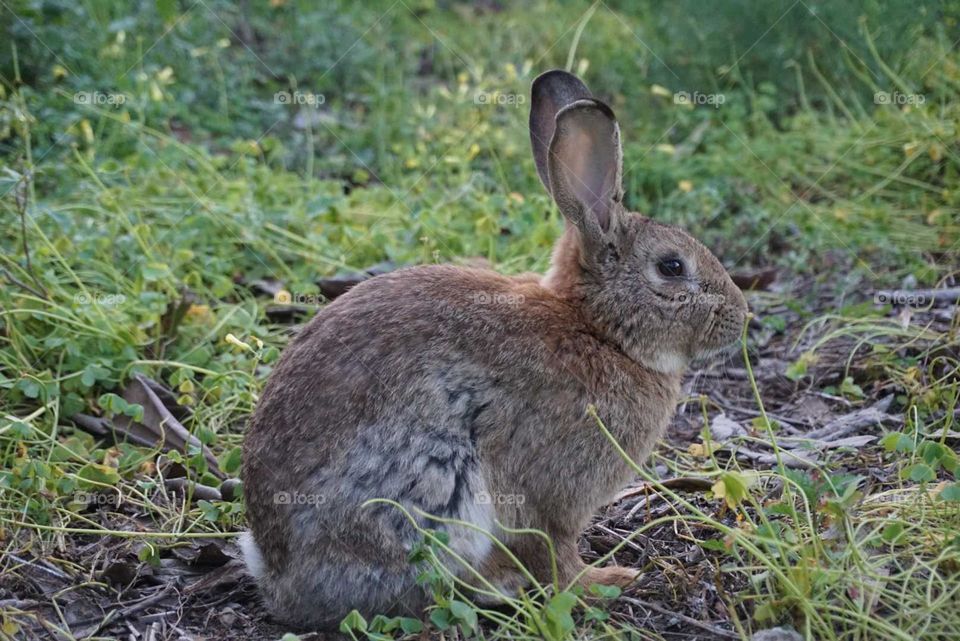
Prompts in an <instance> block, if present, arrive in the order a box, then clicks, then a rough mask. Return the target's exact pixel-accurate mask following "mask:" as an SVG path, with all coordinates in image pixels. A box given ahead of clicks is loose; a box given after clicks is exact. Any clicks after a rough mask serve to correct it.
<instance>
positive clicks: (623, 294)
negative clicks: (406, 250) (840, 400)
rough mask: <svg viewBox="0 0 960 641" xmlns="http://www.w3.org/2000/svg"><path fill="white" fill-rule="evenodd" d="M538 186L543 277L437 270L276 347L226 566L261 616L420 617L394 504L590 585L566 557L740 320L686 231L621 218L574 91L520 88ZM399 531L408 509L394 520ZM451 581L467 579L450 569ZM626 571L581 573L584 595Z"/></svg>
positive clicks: (506, 579)
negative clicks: (547, 234) (246, 578)
mask: <svg viewBox="0 0 960 641" xmlns="http://www.w3.org/2000/svg"><path fill="white" fill-rule="evenodd" d="M532 92H533V98H532V110H531V114H530V135H531V140H532V143H533V155H534V159H535V161H536V165H537V170H538V172H539V174H540V178H541V179H542V180H543V183H544V185H545V186H546V187H547V190H548V191H549V192H550V194H552V196H553V198H554V200H555V201H556V204H557V206H558V207H559V210H560V212H561V213H562V214H563V216H564V217H565V218H566V220H567V224H566V230H565V231H564V233H563V235H562V236H561V238H560V239H559V240H558V241H557V244H556V247H555V249H554V252H553V257H552V264H551V267H550V270H549V271H548V272H547V274H546V275H545V276H543V277H542V278H539V279H536V278H530V277H529V276H525V277H520V278H509V277H506V276H502V275H499V274H497V273H495V272H492V271H488V270H480V269H468V268H460V267H453V266H447V265H431V266H423V267H413V268H409V269H403V270H400V271H397V272H394V273H391V274H386V275H382V276H378V277H376V278H373V279H371V280H369V281H367V282H364V283H362V284H360V285H357V286H356V287H355V288H354V289H352V290H351V291H350V292H349V293H347V294H346V295H344V296H342V297H341V298H338V299H337V300H336V301H334V302H333V303H331V304H330V305H328V306H327V307H325V308H324V309H323V310H322V311H321V312H320V313H319V314H318V315H317V317H316V318H314V319H313V320H312V321H311V322H310V323H309V324H308V325H307V326H306V327H305V328H304V329H303V331H302V332H301V333H300V334H299V335H298V336H297V337H296V339H295V340H294V341H293V342H292V343H291V344H290V346H289V347H288V348H287V350H286V351H285V352H284V354H283V356H282V358H281V359H280V361H279V363H278V364H277V366H276V369H275V370H274V372H273V374H272V376H271V377H270V380H269V381H268V383H267V385H266V389H265V390H264V392H263V397H262V398H261V399H260V403H259V406H258V407H257V410H256V412H255V414H254V416H253V418H252V420H251V423H250V427H249V431H248V434H247V438H246V444H245V447H244V468H243V473H244V491H245V494H246V500H247V514H248V518H249V522H250V529H251V532H250V533H249V534H247V535H245V538H244V541H243V548H244V553H245V557H246V560H247V564H248V566H249V568H250V570H251V572H252V573H253V574H254V575H255V576H256V577H257V580H258V583H259V586H260V588H261V591H262V593H263V595H264V597H265V600H266V602H267V604H268V606H269V607H270V609H271V610H272V611H273V612H274V613H275V614H276V615H277V616H278V617H280V618H281V619H283V620H285V621H288V622H290V623H293V624H298V625H302V626H306V627H312V628H320V629H331V628H336V627H337V625H338V624H339V622H340V621H341V620H342V619H343V617H344V616H345V615H346V614H348V613H349V612H350V610H352V609H354V608H355V609H357V610H359V611H360V612H361V613H362V614H364V615H371V614H374V613H385V614H391V613H392V614H404V615H411V614H412V615H419V614H420V613H421V611H422V608H423V607H424V606H425V605H426V604H427V602H428V601H427V594H426V592H425V590H424V589H423V588H421V587H420V586H418V584H417V582H416V576H417V573H418V570H417V569H416V568H415V567H412V566H411V565H410V563H409V562H408V555H409V552H410V550H411V547H412V546H413V545H414V544H415V543H416V541H417V540H418V535H417V533H416V531H415V529H414V527H413V526H412V524H411V523H410V522H409V521H408V520H407V518H406V517H405V516H404V515H403V514H402V513H401V512H400V510H398V509H396V508H395V507H392V506H389V505H385V504H383V503H376V504H373V505H369V506H367V507H361V506H362V504H363V503H364V502H365V501H367V500H368V499H373V498H386V499H392V500H394V501H396V502H398V503H400V504H402V505H404V506H406V507H408V508H417V509H419V510H422V511H423V512H426V513H429V514H431V515H436V516H440V517H445V518H452V519H457V520H460V521H465V522H468V523H471V524H474V525H476V526H478V527H479V528H482V529H483V530H486V531H488V532H490V533H492V534H493V535H494V536H496V537H497V538H498V539H500V540H501V541H503V542H504V543H505V544H506V545H507V546H508V547H509V548H510V550H511V551H512V552H513V553H514V554H516V556H517V557H518V558H519V559H520V560H521V561H522V562H523V563H524V564H525V565H526V567H527V568H528V569H529V570H530V571H531V572H532V573H533V574H534V576H535V577H537V578H538V579H539V580H541V581H544V582H547V581H549V580H550V579H551V571H550V567H551V565H550V558H549V555H548V552H547V547H546V545H545V544H544V543H543V540H542V539H541V538H540V537H537V536H534V535H522V536H521V535H510V534H507V533H506V532H504V531H503V530H502V529H500V528H499V526H498V523H499V524H503V525H505V526H508V527H512V528H537V529H539V530H542V531H544V532H546V533H547V534H549V535H550V537H551V538H552V539H553V541H554V545H555V549H556V554H557V563H558V566H559V574H560V577H559V578H560V580H561V582H567V581H571V580H573V579H574V578H575V577H576V576H577V575H578V574H580V573H581V572H583V571H584V570H585V569H586V566H585V564H584V562H583V561H582V560H581V558H580V556H579V555H578V553H577V537H578V535H579V534H580V532H581V531H582V529H583V528H584V527H585V526H586V525H587V523H588V521H589V519H590V517H591V515H592V514H593V513H594V512H595V510H597V509H598V508H599V507H600V506H602V505H603V504H604V503H605V502H607V501H609V500H610V499H611V497H613V496H614V494H615V493H616V492H617V490H618V489H620V488H621V487H622V486H623V485H625V484H626V483H627V482H628V481H629V480H630V479H631V470H630V468H629V467H628V466H627V464H626V463H625V462H624V461H623V460H622V459H621V457H620V456H619V455H618V453H617V452H616V451H615V449H614V447H613V446H612V445H611V443H610V442H609V441H608V440H607V438H606V437H605V436H604V434H603V433H602V432H601V431H600V430H599V429H598V427H597V425H596V423H595V421H594V420H592V419H591V418H590V417H589V416H588V415H587V413H586V410H587V407H588V406H589V405H590V404H593V405H595V406H596V408H597V411H598V413H599V415H600V417H601V418H602V420H603V421H604V422H605V424H606V425H607V426H608V427H609V429H610V430H611V431H612V433H613V434H614V435H615V436H616V438H617V439H618V440H619V442H620V444H621V445H622V446H623V447H624V449H625V450H626V451H627V452H628V453H629V454H630V455H631V456H632V457H634V458H636V459H640V458H642V457H645V456H646V455H647V454H648V453H649V451H650V449H651V448H652V446H653V444H654V442H655V441H656V440H657V439H658V438H659V437H660V435H661V434H662V432H663V430H664V427H665V426H666V425H667V423H668V421H669V420H670V417H671V416H672V414H673V412H674V408H675V405H676V403H677V400H678V396H679V394H680V381H681V377H682V375H683V372H684V369H685V368H686V367H687V365H688V364H689V363H690V362H691V360H693V359H695V358H699V357H703V356H707V355H710V354H713V353H715V352H716V351H718V350H721V349H723V348H724V347H727V346H729V345H730V344H731V343H733V342H735V341H736V340H737V338H738V337H739V332H740V330H741V328H742V326H743V322H744V318H745V314H746V311H747V306H746V302H745V301H744V298H743V295H742V294H741V292H740V290H739V289H737V287H736V286H735V285H734V284H733V282H731V280H730V277H729V276H728V275H727V273H726V271H725V270H724V268H723V267H722V266H721V264H720V262H719V261H718V260H717V259H716V258H715V257H714V256H713V255H712V254H711V253H710V252H709V251H708V250H707V249H706V248H705V247H704V246H703V245H701V244H700V243H699V242H697V241H696V240H694V239H693V238H691V237H690V236H688V235H687V234H686V233H684V232H683V231H681V230H679V229H676V228H674V227H669V226H666V225H662V224H660V223H657V222H654V221H652V220H650V219H648V218H645V217H643V216H641V215H639V214H635V213H631V212H628V211H626V210H625V209H624V207H623V204H622V197H623V192H622V189H621V180H620V178H621V171H622V167H621V165H622V160H621V149H620V132H619V127H618V125H617V121H616V119H615V118H614V115H613V112H612V111H611V110H610V108H609V107H607V106H606V105H605V104H603V103H602V102H600V101H598V100H596V99H594V98H593V97H592V95H591V94H590V92H589V91H588V90H587V88H586V86H584V84H583V83H582V82H580V80H578V79H577V78H576V77H575V76H572V75H570V74H568V73H565V72H563V71H550V72H548V73H545V74H543V75H542V76H540V77H539V78H537V79H536V80H535V81H534V83H533V89H532ZM411 512H413V510H412V509H411ZM420 524H421V525H423V526H425V527H431V528H434V529H446V530H447V532H448V534H449V537H450V547H451V548H452V549H453V550H454V551H455V552H456V553H457V554H459V555H460V556H461V557H462V558H463V559H465V560H466V561H467V562H468V563H469V564H471V565H472V566H473V567H474V568H476V569H478V570H479V571H480V572H481V573H483V575H484V576H486V577H487V578H488V579H490V580H491V582H493V583H494V584H496V585H498V586H499V587H500V588H501V589H502V590H503V591H505V592H507V593H509V592H511V591H515V590H516V589H518V588H519V587H522V586H523V584H524V581H523V579H522V575H521V574H520V573H519V572H518V571H517V569H516V567H514V565H513V564H512V563H510V562H509V561H508V560H507V559H506V558H505V555H503V554H501V553H500V552H499V551H498V549H497V548H496V547H495V546H494V545H493V544H492V543H491V541H490V538H489V537H488V536H485V535H484V534H482V533H480V532H477V531H475V530H474V529H470V528H466V527H463V526H454V527H446V526H444V525H442V524H439V523H437V522H436V521H431V520H429V519H423V518H421V519H420ZM451 570H452V571H453V572H456V573H459V574H460V575H466V572H465V570H464V568H463V567H461V566H459V565H457V564H451ZM635 574H636V573H635V571H634V570H631V569H628V568H623V567H601V568H590V569H588V570H587V571H586V572H585V574H584V576H583V577H582V578H581V581H582V582H583V583H585V584H590V583H600V584H616V585H625V584H628V583H629V582H631V581H632V580H633V579H634V577H635Z"/></svg>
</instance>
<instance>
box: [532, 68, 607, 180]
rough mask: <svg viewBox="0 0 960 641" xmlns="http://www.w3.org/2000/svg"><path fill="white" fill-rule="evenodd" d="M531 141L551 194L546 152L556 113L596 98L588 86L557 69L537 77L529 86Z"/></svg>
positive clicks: (541, 175)
mask: <svg viewBox="0 0 960 641" xmlns="http://www.w3.org/2000/svg"><path fill="white" fill-rule="evenodd" d="M530 95H531V99H530V142H531V144H532V146H533V160H534V162H535V163H536V164H537V173H538V174H540V181H541V182H543V185H544V187H546V188H547V191H548V192H549V193H553V191H552V190H551V189H550V178H549V176H548V174H547V153H548V151H549V149H550V141H551V140H552V139H553V132H554V129H555V128H556V123H557V113H558V112H559V111H560V110H561V109H563V108H564V107H566V106H567V105H571V104H573V103H575V102H576V101H578V100H586V99H590V98H593V94H591V93H590V90H589V89H587V86H586V85H585V84H583V82H581V81H580V79H579V78H577V77H576V76H575V75H573V74H572V73H567V72H566V71H563V70H562V69H554V70H553V71H547V72H545V73H542V74H540V75H539V76H537V79H536V80H534V81H533V86H532V87H531V89H530Z"/></svg>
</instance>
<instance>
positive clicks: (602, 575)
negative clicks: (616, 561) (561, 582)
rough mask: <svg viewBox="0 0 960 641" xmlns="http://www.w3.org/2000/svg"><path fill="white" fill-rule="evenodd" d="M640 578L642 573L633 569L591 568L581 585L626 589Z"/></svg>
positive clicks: (616, 567)
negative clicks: (610, 586) (611, 586)
mask: <svg viewBox="0 0 960 641" xmlns="http://www.w3.org/2000/svg"><path fill="white" fill-rule="evenodd" d="M638 576H640V571H639V570H635V569H633V568H625V567H620V566H610V567H606V568H589V569H588V570H587V572H586V574H584V575H583V578H582V579H581V583H582V584H583V585H584V586H587V587H589V586H591V585H593V584H594V583H596V584H597V585H615V586H617V587H619V588H625V587H627V586H628V585H630V584H631V583H633V582H634V581H636V580H637V577H638Z"/></svg>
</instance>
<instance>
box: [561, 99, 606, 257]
mask: <svg viewBox="0 0 960 641" xmlns="http://www.w3.org/2000/svg"><path fill="white" fill-rule="evenodd" d="M547 170H548V174H549V176H550V185H551V187H552V189H551V193H552V194H553V199H554V200H555V201H556V203H557V206H558V207H559V208H560V212H561V213H562V214H563V215H564V217H566V219H567V220H568V221H570V223H572V224H573V225H575V226H576V227H577V229H579V231H580V234H581V236H582V239H583V241H584V243H585V244H586V245H587V246H588V247H593V248H598V247H600V246H602V244H604V243H605V241H606V240H608V238H609V235H610V234H613V233H616V232H617V230H618V227H619V226H618V224H617V223H618V220H617V218H618V217H619V216H620V214H621V209H622V206H621V204H620V203H621V201H622V200H623V188H622V186H621V172H622V171H623V153H622V151H621V149H620V127H619V125H617V119H616V117H615V116H614V115H613V111H612V110H611V109H610V107H608V106H607V105H605V104H603V103H602V102H600V101H598V100H578V101H577V102H574V103H573V104H571V105H568V106H566V107H564V108H563V109H561V110H560V112H559V113H558V114H557V124H556V131H555V132H554V134H553V140H552V141H551V143H550V149H549V153H548V159H547Z"/></svg>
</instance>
